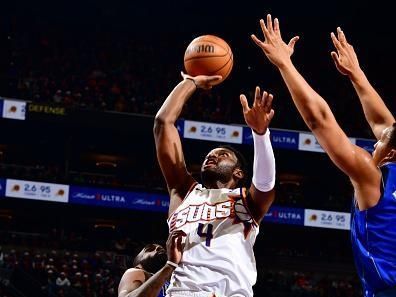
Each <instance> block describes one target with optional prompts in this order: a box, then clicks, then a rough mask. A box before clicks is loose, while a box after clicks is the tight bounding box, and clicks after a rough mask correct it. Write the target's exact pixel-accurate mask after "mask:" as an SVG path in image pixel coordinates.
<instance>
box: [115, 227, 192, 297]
mask: <svg viewBox="0 0 396 297" xmlns="http://www.w3.org/2000/svg"><path fill="white" fill-rule="evenodd" d="M183 236H185V234H184V233H183V232H182V231H174V232H172V233H170V234H169V237H168V240H167V242H166V251H165V249H164V248H163V247H162V246H160V245H159V244H148V245H146V246H145V247H144V248H143V249H142V250H141V251H140V253H139V254H138V255H137V256H136V257H135V259H134V261H133V268H130V269H128V270H127V271H125V273H124V275H123V276H122V278H121V281H120V284H119V286H118V297H139V296H141V297H157V296H158V297H165V291H166V288H167V287H168V285H169V278H170V276H171V274H172V272H173V270H174V269H175V267H176V266H177V265H178V263H179V262H180V260H181V257H182V253H183V250H182V237H183ZM167 259H168V261H167Z"/></svg>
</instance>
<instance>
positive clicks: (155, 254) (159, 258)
mask: <svg viewBox="0 0 396 297" xmlns="http://www.w3.org/2000/svg"><path fill="white" fill-rule="evenodd" d="M167 260H168V257H167V254H166V250H165V249H164V248H163V247H162V246H160V245H159V244H148V245H146V246H145V247H144V248H143V249H142V250H141V251H140V253H139V254H138V255H137V256H136V257H135V259H134V260H133V267H134V268H140V269H143V270H145V271H147V272H150V273H152V274H154V273H156V272H157V271H158V270H160V269H161V268H162V267H163V266H164V265H165V264H166V261H167Z"/></svg>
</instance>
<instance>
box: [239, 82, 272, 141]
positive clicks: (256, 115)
mask: <svg viewBox="0 0 396 297" xmlns="http://www.w3.org/2000/svg"><path fill="white" fill-rule="evenodd" d="M273 98H274V96H273V95H272V94H269V93H268V92H266V91H264V92H263V94H261V92H260V88H259V87H256V92H255V95H254V102H253V106H252V107H251V108H250V107H249V104H248V101H247V99H246V96H245V95H244V94H241V95H240V100H241V105H242V109H243V116H244V118H245V122H246V124H247V125H248V126H249V127H250V128H251V129H253V131H254V132H256V133H257V134H264V133H265V131H267V128H268V126H269V123H270V122H271V120H272V118H273V117H274V110H273V109H272V100H273Z"/></svg>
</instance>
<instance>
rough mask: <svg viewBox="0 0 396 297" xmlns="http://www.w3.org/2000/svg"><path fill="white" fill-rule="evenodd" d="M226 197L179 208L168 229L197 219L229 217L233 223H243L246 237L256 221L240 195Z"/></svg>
mask: <svg viewBox="0 0 396 297" xmlns="http://www.w3.org/2000/svg"><path fill="white" fill-rule="evenodd" d="M228 199H229V200H227V201H223V202H220V203H216V204H209V203H207V202H204V203H202V204H200V205H189V206H187V207H186V208H184V209H181V210H179V211H178V212H176V213H174V214H173V215H172V217H171V219H170V231H171V232H172V231H173V230H175V229H180V228H182V227H183V226H184V225H186V224H189V223H195V222H198V221H201V222H202V221H204V222H209V221H214V220H223V219H226V218H230V219H233V224H239V223H242V224H243V225H244V229H245V232H244V233H245V238H246V237H247V236H248V234H249V232H250V230H251V229H252V227H253V225H256V222H255V221H254V220H253V219H252V217H251V215H250V213H249V211H248V210H247V208H246V207H245V204H244V201H243V199H242V197H240V196H228Z"/></svg>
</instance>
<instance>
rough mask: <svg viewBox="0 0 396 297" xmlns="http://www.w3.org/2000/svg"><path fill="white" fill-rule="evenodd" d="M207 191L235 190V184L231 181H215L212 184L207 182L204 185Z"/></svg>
mask: <svg viewBox="0 0 396 297" xmlns="http://www.w3.org/2000/svg"><path fill="white" fill-rule="evenodd" d="M204 186H205V188H207V189H223V188H226V189H235V188H236V183H235V181H234V180H233V179H231V180H229V181H228V182H222V181H220V180H215V181H213V182H208V183H206V184H205V185H204Z"/></svg>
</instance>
